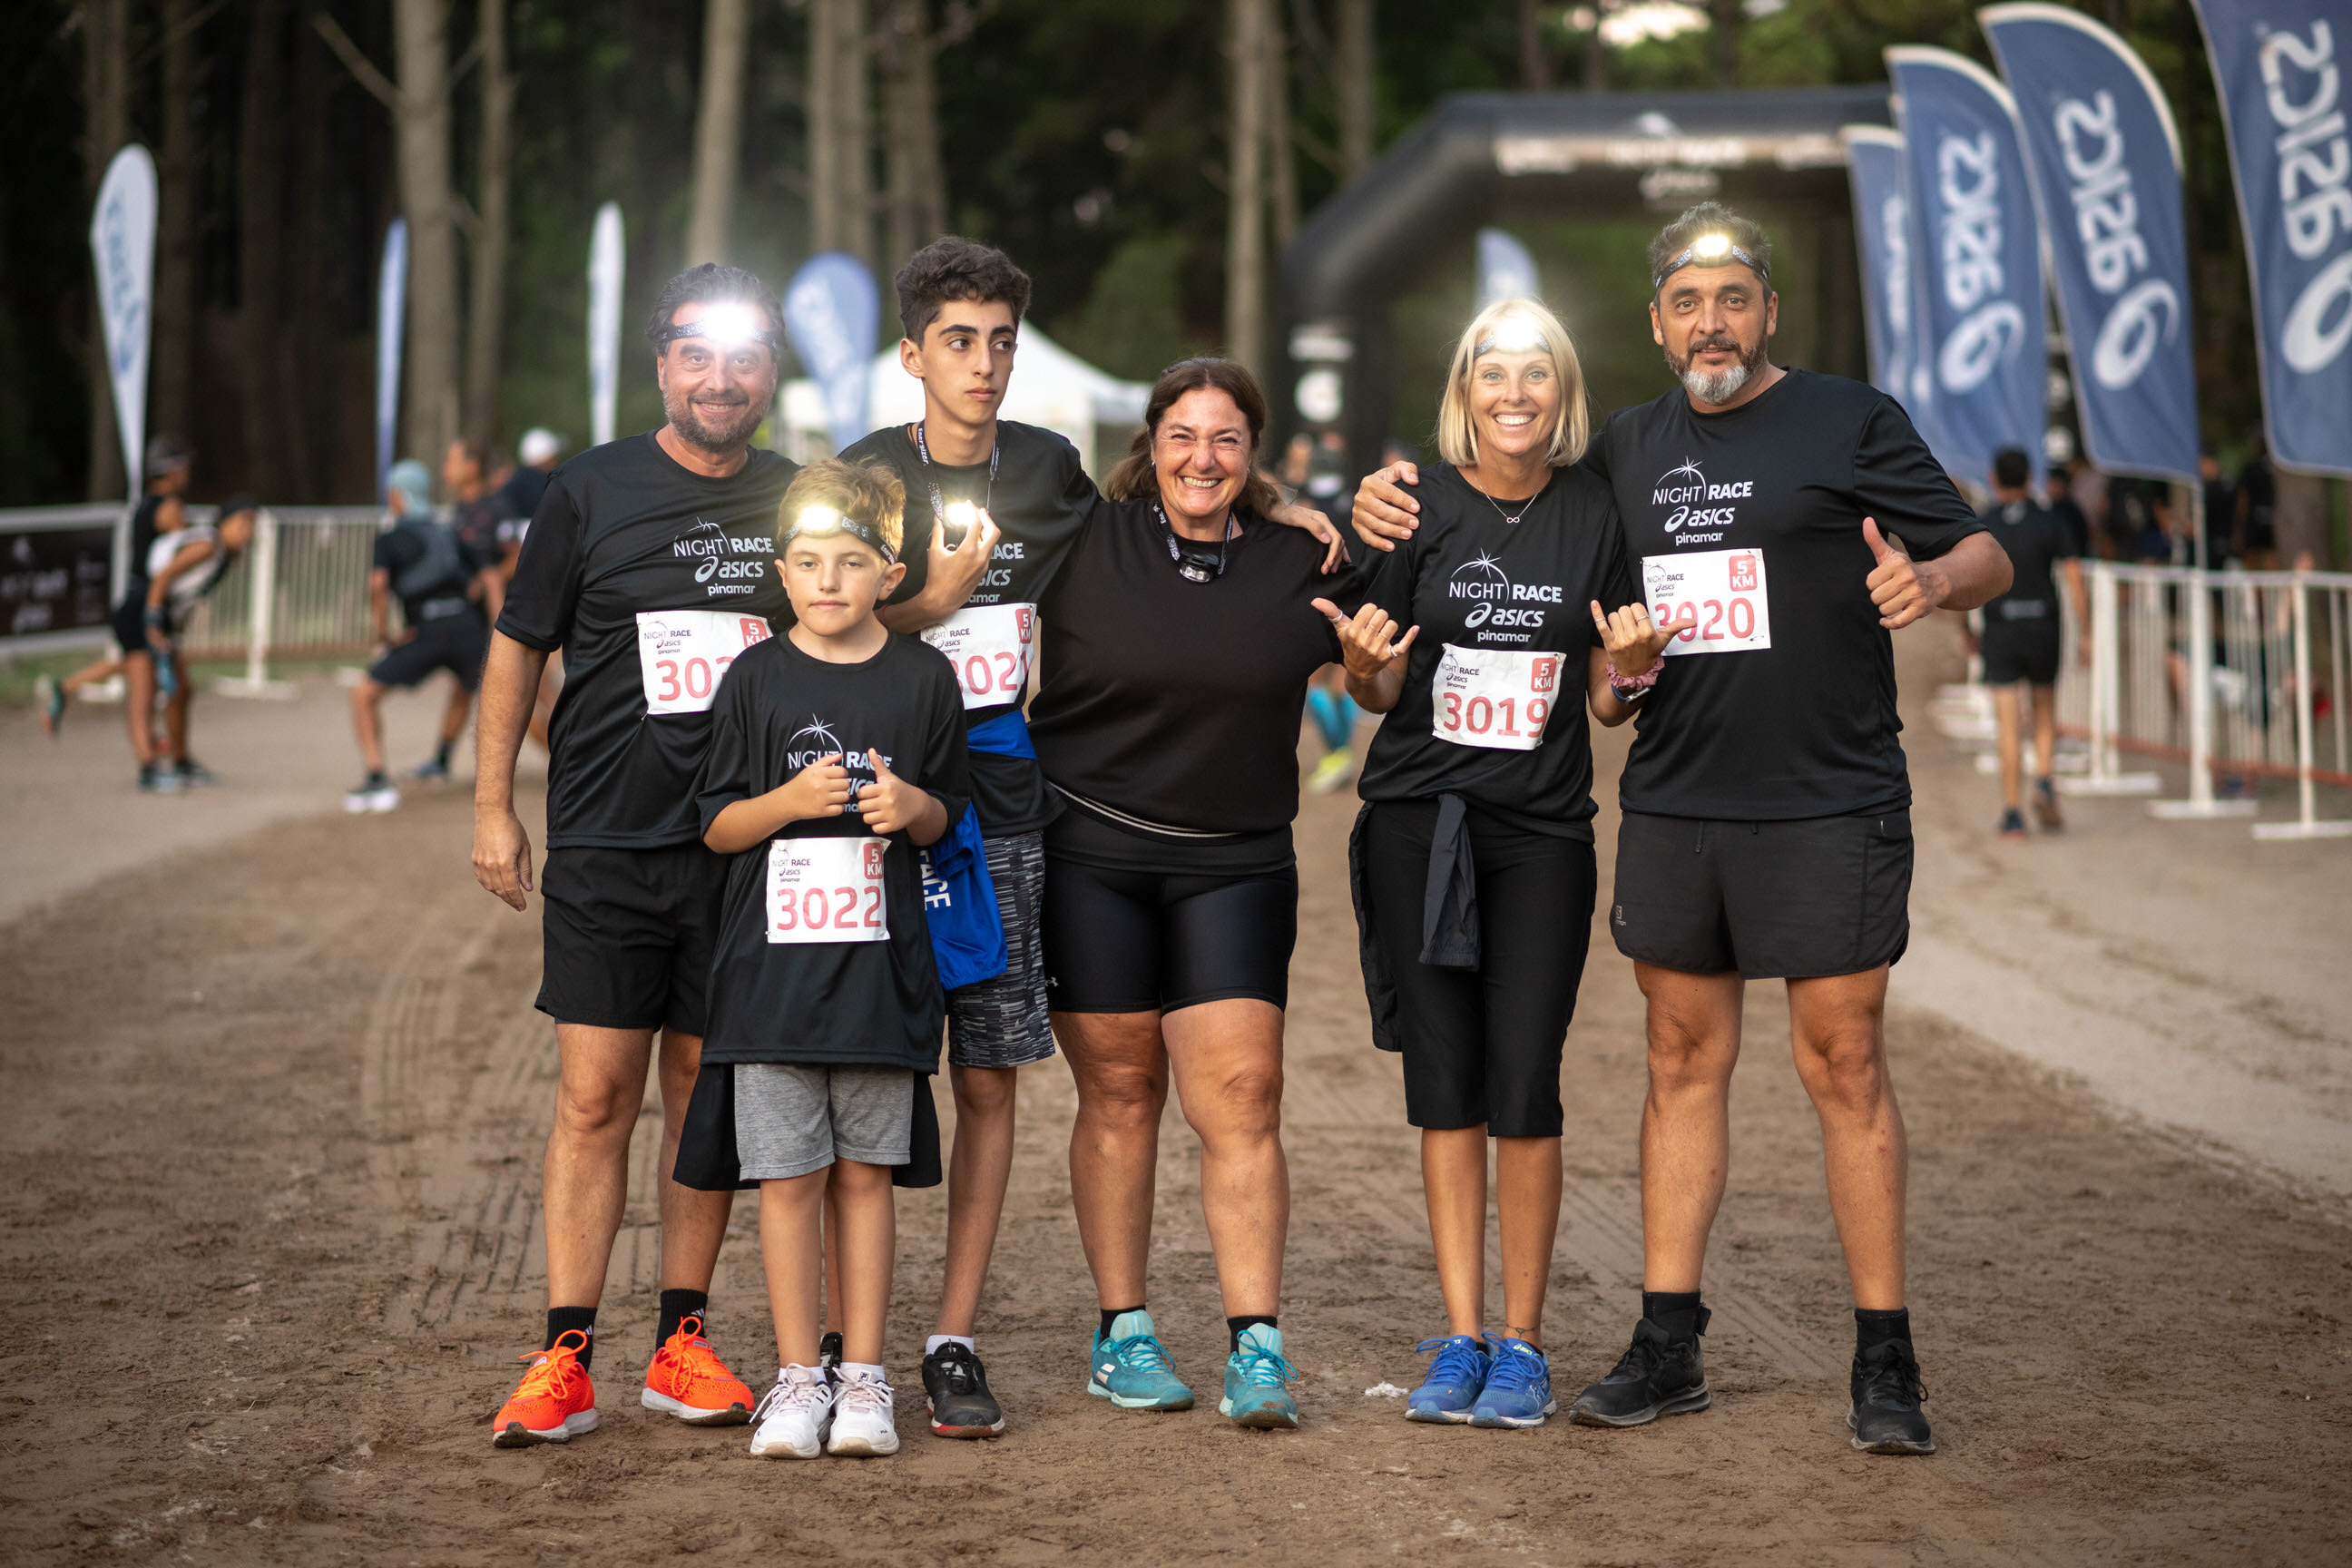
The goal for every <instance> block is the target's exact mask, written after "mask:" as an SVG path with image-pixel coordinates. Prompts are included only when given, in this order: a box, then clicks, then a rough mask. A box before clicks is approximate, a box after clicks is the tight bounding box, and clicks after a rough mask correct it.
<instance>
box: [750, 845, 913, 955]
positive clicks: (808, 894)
mask: <svg viewBox="0 0 2352 1568" xmlns="http://www.w3.org/2000/svg"><path fill="white" fill-rule="evenodd" d="M889 848H890V845H889V841H888V840H887V839H883V838H778V839H775V840H773V841H772V842H771V843H770V844H769V845H768V940H769V941H770V942H884V941H887V939H888V938H889V935H890V922H889V918H888V916H887V914H886V913H885V912H884V900H883V897H882V864H883V861H884V860H885V859H886V858H887V856H888V853H889Z"/></svg>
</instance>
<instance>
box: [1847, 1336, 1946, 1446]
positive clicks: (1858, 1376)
mask: <svg viewBox="0 0 2352 1568" xmlns="http://www.w3.org/2000/svg"><path fill="white" fill-rule="evenodd" d="M1926 1403H1927V1388H1926V1387H1925V1386H1924V1385H1922V1384H1921V1383H1920V1382H1919V1359H1918V1357H1916V1356H1915V1355H1914V1354H1912V1353H1911V1345H1910V1342H1908V1341H1907V1340H1889V1341H1887V1342H1885V1344H1879V1345H1873V1346H1871V1347H1870V1349H1868V1350H1866V1351H1856V1352H1853V1405H1851V1406H1850V1407H1849V1408H1848V1409H1847V1411H1846V1414H1845V1424H1846V1425H1847V1426H1850V1427H1852V1428H1853V1446H1854V1447H1857V1448H1859V1449H1861V1450H1862V1451H1863V1452H1864V1453H1865V1454H1932V1453H1934V1452H1935V1451H1936V1439H1935V1436H1933V1435H1932V1434H1931V1433H1930V1432H1929V1431H1928V1430H1927V1413H1926V1412H1925V1411H1923V1410H1921V1409H1920V1408H1919V1406H1921V1405H1925V1404H1926Z"/></svg>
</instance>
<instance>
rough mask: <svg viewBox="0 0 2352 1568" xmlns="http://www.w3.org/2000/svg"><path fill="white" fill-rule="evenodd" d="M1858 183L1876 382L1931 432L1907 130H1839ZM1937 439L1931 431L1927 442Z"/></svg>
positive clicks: (1857, 217)
mask: <svg viewBox="0 0 2352 1568" xmlns="http://www.w3.org/2000/svg"><path fill="white" fill-rule="evenodd" d="M1838 140H1839V141H1840V142H1843V144H1844V146H1845V158H1846V172H1847V174H1849V176H1850V177H1851V179H1852V183H1853V236H1854V244H1855V247H1856V248H1857V249H1858V250H1859V251H1860V252H1861V262H1862V304H1863V311H1862V314H1863V321H1864V327H1865V328H1866V330H1867V334H1868V337H1869V339H1870V384H1872V385H1873V386H1875V387H1876V388H1878V390H1879V391H1881V392H1883V393H1885V394H1886V395H1888V396H1889V397H1892V398H1894V399H1895V400H1896V401H1897V402H1899V403H1901V404H1902V405H1903V407H1904V411H1905V412H1906V413H1907V414H1909V415H1910V416H1911V424H1912V426H1913V427H1914V428H1916V430H1918V431H1919V433H1920V435H1921V436H1922V437H1927V431H1928V429H1929V428H1930V421H1931V420H1932V419H1933V418H1934V416H1935V410H1934V408H1933V406H1932V394H1933V391H1934V388H1933V387H1932V386H1931V385H1930V384H1929V383H1928V380H1927V374H1926V372H1927V365H1926V362H1925V359H1924V358H1923V356H1922V355H1921V354H1920V352H1919V346H1920V343H1921V342H1922V336H1923V334H1922V333H1921V331H1920V328H1921V325H1922V321H1921V313H1920V310H1919V283H1918V279H1917V277H1916V270H1917V268H1916V262H1915V261H1914V260H1913V258H1912V254H1911V249H1912V247H1911V182H1910V179H1909V176H1908V174H1906V170H1905V167H1904V154H1903V132H1900V131H1895V130H1892V129H1890V128H1889V127H1887V126H1884V125H1848V126H1844V127H1843V128H1842V129H1840V130H1839V132H1838ZM1927 444H1928V445H1929V446H1930V447H1933V446H1935V442H1934V440H1933V439H1932V438H1928V443H1927Z"/></svg>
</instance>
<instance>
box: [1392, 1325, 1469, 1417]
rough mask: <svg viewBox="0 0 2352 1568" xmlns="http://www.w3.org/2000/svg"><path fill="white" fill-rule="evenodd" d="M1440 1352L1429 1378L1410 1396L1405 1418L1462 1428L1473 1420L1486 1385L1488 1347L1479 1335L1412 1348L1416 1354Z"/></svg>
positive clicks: (1449, 1337)
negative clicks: (1479, 1398) (1481, 1342)
mask: <svg viewBox="0 0 2352 1568" xmlns="http://www.w3.org/2000/svg"><path fill="white" fill-rule="evenodd" d="M1431 1351H1435V1352H1437V1359H1436V1360H1435V1361H1433V1362H1431V1363H1429V1375H1428V1376H1427V1377H1424V1378H1423V1379H1422V1380H1421V1386H1420V1387H1419V1388H1416V1389H1414V1390H1413V1391H1412V1394H1409V1395H1407V1396H1406V1398H1405V1402H1404V1418H1405V1419H1406V1420H1408V1421H1428V1422H1433V1423H1436V1424H1438V1425H1441V1426H1459V1425H1460V1424H1462V1423H1464V1422H1466V1421H1468V1420H1469V1419H1470V1410H1471V1407H1472V1406H1473V1405H1476V1404H1477V1403H1478V1391H1479V1390H1480V1389H1482V1388H1484V1387H1486V1363H1487V1356H1486V1347H1485V1346H1483V1345H1481V1344H1480V1343H1479V1342H1478V1340H1477V1336H1476V1335H1475V1334H1449V1335H1444V1336H1441V1337H1439V1338H1437V1339H1433V1340H1423V1341H1422V1342H1421V1343H1419V1344H1417V1345H1415V1346H1413V1347H1412V1352H1413V1354H1415V1355H1427V1354H1428V1353H1429V1352H1431Z"/></svg>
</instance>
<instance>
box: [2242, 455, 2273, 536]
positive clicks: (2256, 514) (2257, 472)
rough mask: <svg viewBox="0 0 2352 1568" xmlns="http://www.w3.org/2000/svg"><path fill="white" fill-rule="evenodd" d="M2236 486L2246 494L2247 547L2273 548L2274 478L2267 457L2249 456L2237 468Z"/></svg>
mask: <svg viewBox="0 0 2352 1568" xmlns="http://www.w3.org/2000/svg"><path fill="white" fill-rule="evenodd" d="M2238 490H2239V493H2241V494H2242V495H2243V496H2244V497H2245V498H2246V537H2245V541H2244V543H2245V547H2246V548H2247V549H2248V550H2273V549H2276V548H2277V546H2278V481H2277V479H2276V478H2275V477H2274V476H2273V474H2272V472H2271V460H2270V459H2269V458H2247V459H2246V466H2245V467H2244V468H2240V469H2239V470H2238Z"/></svg>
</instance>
